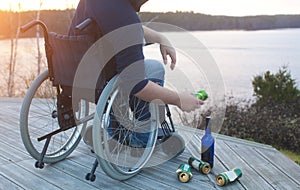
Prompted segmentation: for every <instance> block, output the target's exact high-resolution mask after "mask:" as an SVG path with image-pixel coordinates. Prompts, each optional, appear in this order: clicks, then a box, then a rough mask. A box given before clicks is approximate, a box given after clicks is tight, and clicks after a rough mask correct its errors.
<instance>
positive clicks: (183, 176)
mask: <svg viewBox="0 0 300 190" xmlns="http://www.w3.org/2000/svg"><path fill="white" fill-rule="evenodd" d="M176 173H177V177H178V180H179V181H181V182H182V183H186V182H188V181H190V179H191V178H192V176H193V175H192V172H191V167H190V165H188V164H181V165H180V166H179V167H178V169H177V171H176Z"/></svg>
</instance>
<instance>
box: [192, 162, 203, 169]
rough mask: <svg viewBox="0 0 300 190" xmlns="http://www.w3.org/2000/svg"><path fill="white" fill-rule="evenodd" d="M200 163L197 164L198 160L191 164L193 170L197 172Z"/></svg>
mask: <svg viewBox="0 0 300 190" xmlns="http://www.w3.org/2000/svg"><path fill="white" fill-rule="evenodd" d="M200 164H201V162H199V161H198V160H194V161H193V162H192V166H193V168H195V169H196V170H199V166H200Z"/></svg>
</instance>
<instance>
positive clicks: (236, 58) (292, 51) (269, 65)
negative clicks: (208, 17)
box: [0, 29, 300, 98]
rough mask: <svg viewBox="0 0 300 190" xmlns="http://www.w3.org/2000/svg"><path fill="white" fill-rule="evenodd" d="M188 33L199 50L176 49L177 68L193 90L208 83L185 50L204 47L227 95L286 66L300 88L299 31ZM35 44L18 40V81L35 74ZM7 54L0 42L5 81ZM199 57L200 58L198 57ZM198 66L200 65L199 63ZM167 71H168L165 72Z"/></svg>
mask: <svg viewBox="0 0 300 190" xmlns="http://www.w3.org/2000/svg"><path fill="white" fill-rule="evenodd" d="M188 34H189V35H191V36H193V37H195V38H196V39H197V40H198V42H199V43H202V44H203V47H199V46H196V45H195V44H197V43H189V42H188V41H187V43H186V44H184V48H183V49H180V48H179V49H178V50H179V51H178V63H177V69H178V70H181V71H182V72H183V73H185V75H187V76H189V77H192V78H189V80H192V83H193V85H194V87H195V88H202V86H203V87H204V88H205V87H206V86H207V85H209V84H206V83H207V81H206V82H201V81H202V79H203V81H204V80H205V74H203V72H204V71H205V70H204V71H203V70H202V71H200V72H202V74H201V76H198V77H197V76H196V77H195V76H193V71H194V69H193V68H191V67H190V65H191V62H197V61H198V60H194V59H193V57H189V56H188V55H187V53H186V52H185V51H187V52H189V51H193V50H198V49H199V54H201V52H200V51H203V49H205V47H206V49H205V51H207V52H206V53H209V54H210V55H211V57H212V59H213V61H214V63H215V64H216V65H217V67H218V69H219V71H220V73H221V76H222V79H223V82H224V85H225V90H226V94H227V95H234V96H235V97H239V98H251V97H252V94H253V89H252V84H251V81H252V79H253V77H254V76H255V75H258V74H262V73H263V72H265V71H267V70H270V71H271V72H276V71H278V69H279V68H280V67H281V66H283V65H287V66H288V69H289V70H290V71H291V74H292V77H293V78H295V79H296V81H297V84H298V86H300V29H284V30H266V31H197V32H189V33H188ZM165 35H166V36H168V35H169V36H170V37H171V39H172V38H173V37H174V38H176V39H180V38H182V41H183V42H184V41H185V37H184V36H182V34H180V33H176V34H174V33H165ZM189 44H190V45H189ZM35 45H36V42H35V40H33V39H21V40H19V51H18V57H17V65H16V70H17V73H18V74H17V76H16V78H17V79H18V78H19V79H22V80H20V81H22V82H24V75H27V77H26V78H27V79H28V80H29V78H30V73H32V72H33V71H34V72H35V71H36V69H37V67H36V50H35V47H36V46H35ZM9 52H10V41H9V40H2V41H0V56H1V59H0V66H1V67H0V71H1V72H0V75H2V76H1V77H2V78H4V79H5V80H4V81H6V80H7V72H6V71H5V69H7V68H8V62H9ZM145 55H146V57H150V58H155V59H161V56H160V53H159V50H157V46H151V47H150V46H149V47H147V48H145ZM201 55H202V54H201ZM205 55H207V54H205ZM199 57H200V58H201V56H199ZM206 59H207V58H205V57H203V59H202V61H203V62H205V61H206ZM210 61H211V60H210ZM198 64H200V65H201V63H198ZM202 66H203V65H202ZM205 66H207V65H205ZM200 70H201V68H200ZM168 72H169V70H167V73H168ZM202 75H203V76H202ZM17 79H16V80H17ZM172 80H174V81H172V85H174V86H176V83H180V81H181V76H178V75H177V77H175V79H172ZM199 81H200V82H199ZM208 82H209V81H208ZM195 83H196V84H195ZM18 85H19V86H22V85H23V84H22V83H18V84H17V86H18ZM1 86H2V88H1V89H5V82H4V83H3V82H2V83H1ZM210 88H213V87H210ZM1 95H3V94H1Z"/></svg>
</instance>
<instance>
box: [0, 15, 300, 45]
mask: <svg viewBox="0 0 300 190" xmlns="http://www.w3.org/2000/svg"><path fill="white" fill-rule="evenodd" d="M73 14H74V9H69V10H43V11H41V13H40V19H41V20H42V21H44V22H45V23H46V24H47V26H48V28H49V30H51V31H55V32H58V33H62V34H66V33H67V31H68V27H69V25H70V22H71V19H72V17H73ZM21 15H22V16H21V23H22V24H25V23H27V22H29V21H30V20H33V19H35V17H36V16H35V15H36V11H27V12H22V13H21ZM139 15H140V17H141V20H142V21H143V22H149V21H154V22H162V23H167V24H171V25H175V26H178V27H180V28H183V29H185V30H266V29H280V28H300V22H299V20H300V15H274V16H266V15H261V16H245V17H232V16H212V15H205V14H200V13H194V12H167V13H153V12H141V13H139ZM0 18H1V19H0V39H1V38H2V39H3V38H9V36H10V35H11V34H12V33H16V31H17V28H18V26H17V21H18V13H17V12H8V11H0ZM11 30H13V31H11ZM25 35H26V36H24V35H23V36H21V37H32V36H35V32H34V31H32V32H31V33H30V32H29V33H26V34H25Z"/></svg>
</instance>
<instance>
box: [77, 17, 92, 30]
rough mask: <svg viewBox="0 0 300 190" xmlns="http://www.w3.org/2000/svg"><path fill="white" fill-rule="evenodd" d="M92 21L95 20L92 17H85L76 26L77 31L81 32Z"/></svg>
mask: <svg viewBox="0 0 300 190" xmlns="http://www.w3.org/2000/svg"><path fill="white" fill-rule="evenodd" d="M92 22H93V20H92V19H91V18H87V19H85V20H84V21H83V22H82V23H80V24H78V25H77V26H76V27H75V32H76V33H78V34H79V33H80V32H81V31H83V30H84V29H86V27H88V26H89V25H90V24H91V23H92Z"/></svg>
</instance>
